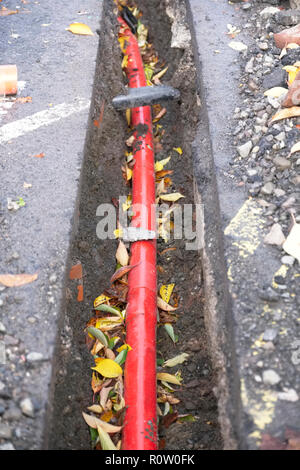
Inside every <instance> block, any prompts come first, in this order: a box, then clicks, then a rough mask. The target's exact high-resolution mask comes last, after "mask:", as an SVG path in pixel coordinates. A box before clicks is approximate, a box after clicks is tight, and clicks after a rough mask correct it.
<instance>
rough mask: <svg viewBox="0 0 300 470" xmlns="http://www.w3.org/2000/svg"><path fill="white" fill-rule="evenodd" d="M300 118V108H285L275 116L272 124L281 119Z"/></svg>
mask: <svg viewBox="0 0 300 470" xmlns="http://www.w3.org/2000/svg"><path fill="white" fill-rule="evenodd" d="M296 116H300V106H292V107H291V108H284V109H281V110H280V111H278V113H276V114H274V116H273V117H272V119H271V122H276V121H279V120H280V119H288V118H292V117H296Z"/></svg>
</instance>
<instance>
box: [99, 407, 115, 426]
mask: <svg viewBox="0 0 300 470" xmlns="http://www.w3.org/2000/svg"><path fill="white" fill-rule="evenodd" d="M112 417H113V412H112V411H111V410H109V411H105V413H103V414H102V415H101V419H102V421H104V422H105V423H109V421H110V420H111V418H112Z"/></svg>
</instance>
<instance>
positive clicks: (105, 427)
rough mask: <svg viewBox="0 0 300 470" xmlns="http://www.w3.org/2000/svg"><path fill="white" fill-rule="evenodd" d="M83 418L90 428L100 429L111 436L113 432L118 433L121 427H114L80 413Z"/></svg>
mask: <svg viewBox="0 0 300 470" xmlns="http://www.w3.org/2000/svg"><path fill="white" fill-rule="evenodd" d="M82 415H83V418H84V420H85V422H86V424H88V425H89V426H90V427H91V428H94V429H97V427H98V426H99V427H101V428H102V429H103V430H104V431H105V432H109V433H111V434H113V433H115V432H120V431H121V429H122V426H114V425H113V424H109V423H106V422H105V421H102V420H101V419H99V418H96V417H95V416H91V415H88V414H87V413H84V412H82Z"/></svg>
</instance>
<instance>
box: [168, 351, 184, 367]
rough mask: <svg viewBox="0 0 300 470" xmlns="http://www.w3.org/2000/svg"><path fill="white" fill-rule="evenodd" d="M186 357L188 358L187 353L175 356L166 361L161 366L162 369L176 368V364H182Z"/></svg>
mask: <svg viewBox="0 0 300 470" xmlns="http://www.w3.org/2000/svg"><path fill="white" fill-rule="evenodd" d="M188 357H189V354H187V353H182V354H179V355H178V356H175V357H173V358H172V359H168V360H167V361H165V362H164V364H163V367H174V366H177V365H178V364H182V363H183V362H185V361H186V360H187V358H188Z"/></svg>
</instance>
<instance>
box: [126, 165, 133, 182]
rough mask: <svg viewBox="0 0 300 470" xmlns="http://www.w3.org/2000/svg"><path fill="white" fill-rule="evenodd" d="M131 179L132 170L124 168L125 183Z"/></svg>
mask: <svg viewBox="0 0 300 470" xmlns="http://www.w3.org/2000/svg"><path fill="white" fill-rule="evenodd" d="M131 178H132V169H131V168H128V167H127V168H126V179H127V181H130V180H131Z"/></svg>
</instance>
